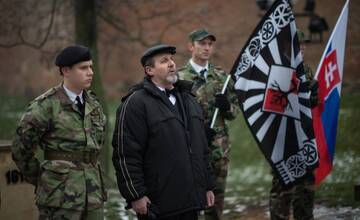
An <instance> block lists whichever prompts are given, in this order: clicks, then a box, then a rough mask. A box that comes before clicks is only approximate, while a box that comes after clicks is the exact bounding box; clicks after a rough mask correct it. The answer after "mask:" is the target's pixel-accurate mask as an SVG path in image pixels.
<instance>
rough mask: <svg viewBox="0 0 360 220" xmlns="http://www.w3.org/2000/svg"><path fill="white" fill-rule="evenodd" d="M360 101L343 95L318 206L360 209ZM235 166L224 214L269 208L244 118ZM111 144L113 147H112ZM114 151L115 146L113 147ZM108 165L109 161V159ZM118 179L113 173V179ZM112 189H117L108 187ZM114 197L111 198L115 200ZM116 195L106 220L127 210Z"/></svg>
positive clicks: (5, 103) (9, 101)
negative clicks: (359, 193) (357, 188)
mask: <svg viewBox="0 0 360 220" xmlns="http://www.w3.org/2000/svg"><path fill="white" fill-rule="evenodd" d="M0 98H1V100H2V101H1V106H0V113H1V114H0V123H1V127H0V139H11V137H12V135H13V134H14V132H15V129H16V123H17V121H18V119H19V117H20V116H21V114H22V112H23V111H24V109H25V108H26V106H27V102H28V101H27V100H25V99H24V98H20V97H0ZM108 105H109V106H108V107H109V111H110V115H109V117H108V118H109V122H110V131H109V135H108V136H109V137H111V132H112V128H113V126H114V120H115V115H114V114H115V110H116V107H117V105H118V102H116V101H110V102H108ZM359 121H360V95H349V94H344V95H343V97H342V99H341V110H340V116H339V127H338V133H337V144H336V154H335V160H334V168H333V171H332V173H331V175H329V176H328V177H327V179H326V180H325V181H324V182H323V183H322V184H321V185H320V186H319V187H318V188H317V191H316V202H317V203H321V204H326V205H327V206H337V207H338V206H352V207H358V206H360V202H359V201H355V200H354V185H355V184H356V183H357V184H359V183H360V123H359ZM230 131H231V142H232V144H231V153H230V155H231V163H230V173H229V178H228V187H227V194H226V207H225V213H226V215H227V216H231V215H232V213H233V212H234V210H239V209H241V204H244V205H246V206H249V205H251V206H264V205H266V204H267V198H268V194H269V190H270V185H271V175H270V167H269V166H268V164H267V162H266V161H265V159H264V157H263V156H262V154H261V152H260V150H259V149H258V147H257V145H256V143H255V141H254V139H253V137H252V136H251V134H250V131H249V129H248V128H247V126H246V125H245V123H244V120H243V116H242V115H239V117H238V118H237V119H236V120H234V121H232V122H231V123H230ZM108 143H109V142H108ZM109 147H110V146H109ZM109 161H111V160H110V158H109ZM110 176H113V173H112V172H111V173H110ZM109 185H113V184H109ZM111 195H112V196H111ZM119 201H122V200H121V199H120V196H119V194H118V191H117V189H116V188H115V189H114V190H111V191H110V200H109V202H108V203H107V215H108V217H110V216H113V217H114V216H119V215H120V216H124V215H127V214H128V212H126V213H125V212H124V211H123V210H124V208H123V207H124V206H123V203H122V202H119Z"/></svg>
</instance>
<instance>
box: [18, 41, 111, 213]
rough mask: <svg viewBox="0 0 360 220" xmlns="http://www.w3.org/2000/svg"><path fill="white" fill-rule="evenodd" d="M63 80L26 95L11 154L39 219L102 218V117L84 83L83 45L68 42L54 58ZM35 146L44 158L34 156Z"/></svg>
mask: <svg viewBox="0 0 360 220" xmlns="http://www.w3.org/2000/svg"><path fill="white" fill-rule="evenodd" d="M56 65H57V66H58V67H59V70H60V74H61V75H62V77H63V82H62V83H61V84H60V85H58V86H55V87H54V88H51V89H50V90H48V91H47V92H45V93H44V94H42V95H40V96H39V97H38V98H36V99H35V100H34V101H32V102H31V103H30V105H29V107H28V109H27V110H26V113H25V114H24V115H23V116H22V118H21V120H20V122H19V125H18V128H17V130H16V136H15V139H14V141H13V145H12V155H13V159H14V161H15V163H16V165H17V166H18V168H19V169H20V170H21V172H22V173H23V174H24V177H25V179H26V181H27V182H29V183H31V184H33V185H34V186H35V187H36V190H35V193H36V204H37V206H38V209H39V219H71V220H73V219H103V204H104V201H105V200H106V192H105V189H104V183H103V179H102V171H101V168H100V164H99V162H98V155H99V152H100V149H101V147H102V146H103V144H104V138H105V123H106V118H105V115H104V113H103V110H102V108H101V106H100V104H99V102H98V101H97V99H96V97H95V95H94V94H93V93H92V92H90V91H88V90H87V89H88V88H89V87H90V85H91V81H92V76H93V71H92V61H91V55H90V51H89V49H88V48H86V47H83V46H78V45H76V46H70V47H67V48H65V49H64V50H62V51H61V53H60V54H59V55H58V56H57V58H56ZM38 149H40V151H39V152H43V155H44V159H43V160H42V159H39V158H40V157H39V158H37V156H35V151H37V150H38Z"/></svg>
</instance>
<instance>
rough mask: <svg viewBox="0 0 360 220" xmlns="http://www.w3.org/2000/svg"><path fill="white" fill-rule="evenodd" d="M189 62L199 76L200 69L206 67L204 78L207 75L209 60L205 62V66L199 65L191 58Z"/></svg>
mask: <svg viewBox="0 0 360 220" xmlns="http://www.w3.org/2000/svg"><path fill="white" fill-rule="evenodd" d="M189 63H190V65H191V66H192V68H193V69H194V70H195V72H196V73H197V74H198V75H199V76H200V71H201V70H203V69H206V73H205V78H206V77H207V75H208V73H209V62H208V61H207V62H206V64H205V66H200V65H199V64H197V63H195V62H194V61H193V60H192V59H190V61H189Z"/></svg>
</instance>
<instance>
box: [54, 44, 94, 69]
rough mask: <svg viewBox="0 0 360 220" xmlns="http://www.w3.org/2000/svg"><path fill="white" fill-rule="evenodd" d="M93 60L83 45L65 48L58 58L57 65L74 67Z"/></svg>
mask: <svg viewBox="0 0 360 220" xmlns="http://www.w3.org/2000/svg"><path fill="white" fill-rule="evenodd" d="M89 60H91V54H90V50H89V48H87V47H84V46H81V45H74V46H69V47H66V48H64V49H63V50H62V51H61V52H60V53H59V54H58V55H57V56H56V60H55V65H56V66H58V67H64V66H72V65H74V64H76V63H79V62H83V61H89Z"/></svg>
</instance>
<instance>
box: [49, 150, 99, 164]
mask: <svg viewBox="0 0 360 220" xmlns="http://www.w3.org/2000/svg"><path fill="white" fill-rule="evenodd" d="M98 155H99V152H98V151H95V152H89V151H78V152H65V151H53V150H45V154H44V157H45V160H66V161H72V162H83V163H96V162H97V158H98Z"/></svg>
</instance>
